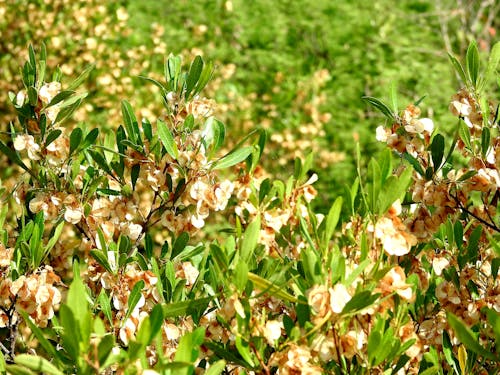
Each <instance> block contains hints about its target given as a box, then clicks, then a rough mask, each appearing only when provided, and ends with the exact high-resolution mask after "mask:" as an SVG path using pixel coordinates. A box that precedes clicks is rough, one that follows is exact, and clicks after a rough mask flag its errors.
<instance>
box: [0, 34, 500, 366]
mask: <svg viewBox="0 0 500 375" xmlns="http://www.w3.org/2000/svg"><path fill="white" fill-rule="evenodd" d="M28 56H29V57H28V61H27V62H26V64H25V65H24V66H23V68H22V75H23V84H24V89H23V90H21V91H20V92H18V93H11V94H10V95H9V96H10V101H11V103H12V104H13V105H14V108H15V110H16V113H17V121H16V123H15V124H12V125H11V128H10V130H9V132H8V134H7V138H8V140H7V141H6V142H1V143H0V151H1V152H2V153H3V154H4V155H5V156H6V157H8V159H9V160H10V162H11V163H12V165H13V167H14V169H15V171H14V176H15V181H12V179H11V180H5V181H2V183H3V185H4V189H3V197H4V199H3V202H2V206H1V210H0V212H1V220H0V223H1V224H2V231H1V233H0V240H1V245H0V252H1V253H2V257H1V264H0V291H1V296H2V299H1V300H0V327H1V330H0V335H1V336H2V340H1V346H0V348H1V353H2V356H1V360H0V371H2V372H4V373H5V372H6V371H8V372H9V373H14V374H21V373H22V374H25V373H32V372H43V373H47V374H60V373H78V374H80V373H82V374H86V373H96V372H97V373H101V372H103V373H111V372H116V373H127V374H134V373H162V374H170V373H176V374H177V373H179V374H181V373H185V374H193V373H195V372H203V371H205V372H206V373H208V374H219V373H221V372H224V371H225V372H234V373H245V372H246V373H248V372H254V373H269V374H270V373H278V374H287V373H298V372H304V373H317V374H321V373H335V374H351V373H360V374H361V373H444V372H447V373H451V372H455V373H481V372H484V373H492V372H496V371H499V370H500V369H499V363H500V355H499V352H498V345H499V343H498V340H499V337H500V330H499V328H498V327H499V326H498V321H499V314H498V310H499V309H500V308H499V306H498V285H497V281H498V270H499V266H500V257H499V244H498V240H499V232H500V228H499V220H498V211H497V210H498V201H499V196H498V191H499V189H498V187H499V185H500V177H499V174H498V169H499V165H500V158H499V154H498V151H497V146H498V143H499V142H500V140H499V134H498V124H499V114H498V104H495V103H492V102H489V101H488V100H487V98H488V92H487V88H488V87H490V86H489V83H490V82H491V81H492V80H493V79H496V78H497V77H498V70H497V66H498V61H499V58H500V45H499V44H497V45H496V46H495V47H494V48H493V49H492V54H491V57H490V60H489V63H488V65H487V67H486V69H484V71H483V72H482V71H481V70H480V66H479V65H480V58H479V52H478V49H477V46H476V44H474V43H473V44H471V45H470V46H469V48H468V50H467V56H466V62H465V65H464V66H462V65H461V64H460V63H459V62H458V60H456V59H455V58H452V60H451V61H452V63H453V65H454V66H455V68H456V69H457V72H458V73H459V74H460V75H461V78H462V79H463V81H464V82H466V86H465V87H464V88H463V89H461V90H460V91H459V92H458V93H457V94H455V95H454V96H453V98H452V101H451V104H450V110H451V113H452V115H453V116H455V117H456V119H457V124H456V130H455V136H454V138H453V139H449V140H448V139H447V138H445V137H444V136H443V135H442V134H441V132H440V131H438V130H437V129H435V127H434V123H433V121H432V120H431V119H429V118H422V117H421V115H420V113H421V111H420V109H419V108H418V105H419V104H420V103H414V104H411V105H409V106H407V107H406V108H405V109H404V110H399V109H398V105H397V100H396V97H395V96H394V97H393V98H392V105H391V106H388V105H387V104H385V103H384V102H382V101H380V100H379V99H376V98H374V97H366V98H365V100H366V101H368V102H369V103H370V104H372V105H373V106H374V107H376V108H377V109H378V110H380V111H381V112H382V114H384V115H385V117H386V119H387V125H388V126H387V127H384V126H382V127H379V128H378V129H377V134H376V135H377V139H378V140H380V141H383V142H386V143H387V145H388V149H387V150H386V151H384V152H382V153H381V155H380V156H379V157H377V158H373V159H371V161H370V162H369V164H368V169H367V174H365V173H362V171H361V168H359V170H358V177H357V178H356V179H355V181H354V183H353V184H352V186H351V187H350V188H349V189H348V191H346V194H345V195H344V196H343V197H337V199H336V200H335V202H334V204H333V205H332V207H331V208H330V210H329V211H328V212H327V214H326V216H325V215H323V214H321V213H318V212H315V210H314V209H313V208H312V207H311V202H313V201H314V198H315V196H316V195H317V194H318V192H317V190H316V189H315V188H314V187H313V184H314V183H315V182H316V180H317V175H316V174H314V173H310V172H309V169H310V167H311V165H312V162H313V157H312V155H309V156H307V157H306V158H305V159H296V161H295V168H294V169H295V170H294V173H293V175H292V176H289V177H288V178H287V179H286V180H284V181H281V180H279V179H276V178H275V177H274V176H273V175H272V174H269V173H268V172H266V170H265V169H263V168H262V167H261V166H260V165H259V158H260V157H261V155H262V152H263V150H264V145H265V142H266V132H265V131H264V130H262V129H259V128H257V129H255V130H254V131H253V132H251V133H250V134H248V135H247V136H246V137H245V138H244V139H242V140H241V141H239V142H235V141H233V142H231V143H233V144H235V146H234V148H232V149H230V150H227V149H226V148H225V147H224V141H225V139H226V128H225V126H224V124H223V123H222V122H221V121H219V120H218V119H217V118H216V117H214V113H215V102H214V101H212V100H210V99H207V98H204V97H202V96H201V91H202V90H203V88H204V87H205V86H206V85H207V83H208V81H209V79H210V78H211V75H212V73H213V66H212V64H210V63H208V64H207V63H205V62H204V61H203V59H202V58H201V57H199V56H198V57H195V58H194V59H193V60H192V62H191V63H190V64H189V68H188V69H186V70H185V69H184V68H183V67H184V65H183V64H182V61H181V59H180V57H175V56H170V57H169V58H168V59H167V61H166V66H165V75H164V77H163V78H162V79H161V80H156V79H153V78H146V80H147V81H149V83H150V84H151V85H154V86H156V87H157V88H158V90H159V92H160V95H159V96H160V98H159V99H161V100H159V101H161V102H162V103H163V107H164V112H163V114H162V115H161V116H160V117H158V118H157V119H155V120H154V121H152V122H150V121H149V119H147V118H146V117H144V118H142V120H141V121H139V120H138V119H137V117H136V114H135V111H134V109H133V108H132V106H131V105H130V103H129V102H127V101H122V102H121V113H122V117H123V125H120V126H119V127H118V128H117V129H116V131H115V132H113V133H110V132H107V133H105V134H103V132H101V131H100V129H99V128H89V127H88V126H87V125H86V124H85V123H80V124H79V125H78V126H76V127H72V126H70V127H66V126H65V124H66V123H67V122H66V121H67V120H68V119H69V118H70V116H71V115H72V114H73V113H74V112H75V111H76V110H77V108H78V107H79V106H80V105H81V104H82V102H83V100H84V98H85V96H86V94H85V93H84V92H80V91H79V90H78V87H79V85H80V84H82V83H83V82H84V81H85V80H86V79H87V77H88V75H89V74H91V73H90V71H89V70H87V71H85V72H84V73H83V74H82V75H81V76H79V77H78V78H76V79H75V80H74V81H72V82H71V83H69V84H64V85H62V84H61V80H62V76H61V74H59V73H57V72H56V74H55V75H52V78H50V77H51V75H49V74H48V72H46V65H47V64H46V61H47V53H46V51H45V47H42V49H41V51H40V52H39V54H38V56H37V55H36V53H35V51H34V49H33V48H31V47H30V48H29V53H28ZM186 68H187V66H186ZM360 154H361V153H360V151H359V149H358V159H359V160H361V155H360ZM393 154H395V155H398V156H399V159H395V160H393ZM342 209H344V210H346V211H347V212H349V214H350V217H349V218H348V219H346V220H344V219H343V216H342V215H341V210H342Z"/></svg>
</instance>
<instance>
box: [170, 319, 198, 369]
mask: <svg viewBox="0 0 500 375" xmlns="http://www.w3.org/2000/svg"><path fill="white" fill-rule="evenodd" d="M204 337H205V327H198V328H196V329H195V330H194V331H193V332H189V333H186V334H185V335H184V336H182V337H181V339H180V341H179V345H178V346H177V351H176V353H175V361H176V362H185V363H193V362H194V361H196V358H198V353H199V347H200V345H201V344H202V343H203V340H204Z"/></svg>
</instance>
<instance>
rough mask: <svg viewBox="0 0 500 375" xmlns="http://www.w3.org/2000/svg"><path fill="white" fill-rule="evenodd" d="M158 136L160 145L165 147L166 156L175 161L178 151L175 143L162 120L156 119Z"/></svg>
mask: <svg viewBox="0 0 500 375" xmlns="http://www.w3.org/2000/svg"><path fill="white" fill-rule="evenodd" d="M157 128H158V136H159V137H160V140H161V143H162V144H163V146H165V149H166V150H167V152H168V154H169V155H170V156H171V157H172V158H173V159H177V158H178V157H179V150H178V149H177V144H176V143H175V140H174V137H173V135H172V133H171V132H170V129H169V128H168V126H167V124H165V123H164V122H163V121H162V120H160V119H158V122H157Z"/></svg>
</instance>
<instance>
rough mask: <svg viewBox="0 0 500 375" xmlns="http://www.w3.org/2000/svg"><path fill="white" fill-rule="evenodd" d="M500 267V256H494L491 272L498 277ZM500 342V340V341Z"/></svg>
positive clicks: (494, 276)
mask: <svg viewBox="0 0 500 375" xmlns="http://www.w3.org/2000/svg"><path fill="white" fill-rule="evenodd" d="M499 268H500V258H493V259H492V261H491V274H492V275H493V278H494V279H496V278H497V276H498V269H499ZM499 344H500V342H499Z"/></svg>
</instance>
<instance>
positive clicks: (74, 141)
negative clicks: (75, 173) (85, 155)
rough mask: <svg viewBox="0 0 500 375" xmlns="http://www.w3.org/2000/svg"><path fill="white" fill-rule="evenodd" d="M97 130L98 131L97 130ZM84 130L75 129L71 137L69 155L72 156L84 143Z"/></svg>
mask: <svg viewBox="0 0 500 375" xmlns="http://www.w3.org/2000/svg"><path fill="white" fill-rule="evenodd" d="M96 130H97V129H96ZM82 136H83V133H82V129H80V128H74V129H73V131H72V132H71V134H70V136H69V154H70V155H71V154H72V153H73V152H74V151H75V150H76V149H77V148H78V146H80V142H81V141H82Z"/></svg>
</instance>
